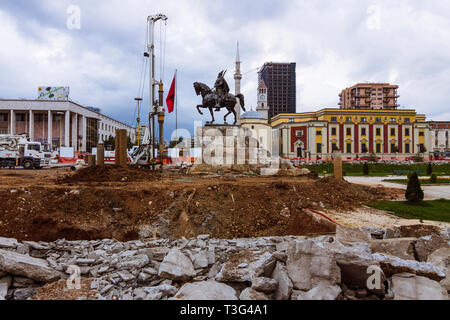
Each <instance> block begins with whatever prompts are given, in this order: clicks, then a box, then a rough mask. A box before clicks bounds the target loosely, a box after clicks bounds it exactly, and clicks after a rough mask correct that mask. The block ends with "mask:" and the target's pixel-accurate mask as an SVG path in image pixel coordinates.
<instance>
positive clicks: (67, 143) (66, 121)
mask: <svg viewBox="0 0 450 320" xmlns="http://www.w3.org/2000/svg"><path fill="white" fill-rule="evenodd" d="M69 130H70V111H66V117H65V119H64V146H65V147H70V141H69V140H70V134H69Z"/></svg>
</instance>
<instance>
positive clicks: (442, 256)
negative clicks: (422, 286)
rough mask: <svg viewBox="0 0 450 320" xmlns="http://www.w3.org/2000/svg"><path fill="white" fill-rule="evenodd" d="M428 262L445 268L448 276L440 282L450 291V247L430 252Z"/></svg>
mask: <svg viewBox="0 0 450 320" xmlns="http://www.w3.org/2000/svg"><path fill="white" fill-rule="evenodd" d="M428 263H431V264H433V265H435V266H436V267H438V268H441V269H442V270H444V272H445V275H446V277H445V279H443V280H442V281H441V282H440V283H441V286H442V287H444V288H445V289H446V290H447V292H450V248H442V249H438V250H436V251H435V252H433V253H432V254H430V255H429V256H428Z"/></svg>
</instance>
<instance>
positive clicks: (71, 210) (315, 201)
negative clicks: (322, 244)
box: [0, 167, 391, 241]
mask: <svg viewBox="0 0 450 320" xmlns="http://www.w3.org/2000/svg"><path fill="white" fill-rule="evenodd" d="M96 169H97V168H88V169H85V170H82V171H80V172H77V173H76V174H75V175H72V176H71V177H66V178H64V179H68V180H66V181H67V182H70V183H71V184H72V185H75V187H70V186H67V185H64V186H62V185H61V184H56V185H55V184H52V185H41V184H40V182H39V183H36V185H35V186H33V187H27V188H16V190H15V192H10V190H7V189H3V190H2V189H0V198H1V199H2V210H1V211H0V236H4V237H11V238H17V239H19V240H33V241H54V240H57V239H61V238H65V239H67V240H95V239H103V238H115V239H117V240H120V241H128V240H134V239H138V238H146V237H153V236H156V237H162V238H172V239H174V238H181V237H195V236H197V235H200V234H210V235H211V236H212V237H216V238H235V237H260V236H283V235H307V234H308V235H309V234H324V233H330V232H332V231H333V230H331V229H330V228H329V226H325V225H322V224H321V223H318V222H317V221H315V220H314V219H312V218H311V217H310V216H309V215H306V214H305V213H304V210H305V209H308V208H309V209H316V210H320V211H325V210H327V209H332V210H348V209H352V208H355V207H358V206H360V205H361V204H365V203H368V202H371V201H376V200H379V199H389V198H390V197H391V196H390V194H389V191H388V190H386V189H383V188H381V189H376V188H369V187H364V186H359V185H352V184H350V183H347V182H344V181H337V180H335V179H330V178H326V179H321V180H313V179H309V178H306V177H301V178H299V177H283V178H281V177H236V178H234V179H229V178H228V177H220V178H199V177H196V178H194V177H191V178H190V179H180V176H178V177H175V178H174V177H166V176H165V177H162V178H161V179H160V180H153V181H151V182H149V183H145V182H142V183H140V184H139V187H137V186H136V184H135V183H133V182H130V180H127V181H126V182H121V183H120V184H117V185H116V184H114V183H113V182H111V183H109V184H107V185H104V184H103V185H98V184H95V183H94V184H82V185H77V184H76V183H73V182H74V181H99V180H100V181H102V180H103V179H102V177H103V178H105V179H104V180H103V181H105V180H106V181H115V180H117V179H119V178H120V177H122V175H121V174H120V173H122V172H123V173H125V174H126V175H125V176H127V177H130V176H131V177H132V175H127V174H128V173H130V172H132V173H139V174H140V176H139V179H143V180H145V181H148V180H149V179H148V178H146V176H145V173H143V172H147V173H149V174H148V176H149V177H150V178H154V177H155V176H157V175H156V174H155V173H153V172H151V171H145V169H141V170H138V169H136V170H135V169H133V168H130V169H126V168H115V167H112V168H108V169H106V170H108V171H106V172H105V171H100V174H99V171H98V170H96ZM102 172H103V173H102ZM118 172H119V174H118ZM107 173H110V174H111V175H109V176H108V175H107ZM105 175H106V176H105ZM114 175H115V176H114ZM92 176H94V177H97V178H95V179H92ZM74 177H75V178H74ZM83 177H84V178H83ZM87 177H89V180H85V179H87ZM91 179H92V180H91ZM120 179H121V178H120ZM120 179H119V180H120ZM50 182H51V181H50ZM67 182H66V183H67Z"/></svg>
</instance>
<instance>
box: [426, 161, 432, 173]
mask: <svg viewBox="0 0 450 320" xmlns="http://www.w3.org/2000/svg"><path fill="white" fill-rule="evenodd" d="M432 173H433V166H432V165H431V162H430V163H428V167H427V175H429V176H431V174H432Z"/></svg>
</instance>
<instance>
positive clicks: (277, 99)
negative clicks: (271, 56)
mask: <svg viewBox="0 0 450 320" xmlns="http://www.w3.org/2000/svg"><path fill="white" fill-rule="evenodd" d="M295 68H296V64H295V63H274V62H268V63H265V64H264V66H263V67H262V68H261V69H260V70H259V72H258V83H259V84H261V83H262V80H263V83H264V85H265V86H266V89H267V97H266V100H267V104H268V105H269V117H270V118H271V117H274V116H276V115H277V114H280V113H295V112H296V106H297V98H296V97H297V94H296V73H295ZM258 89H259V88H258Z"/></svg>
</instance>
